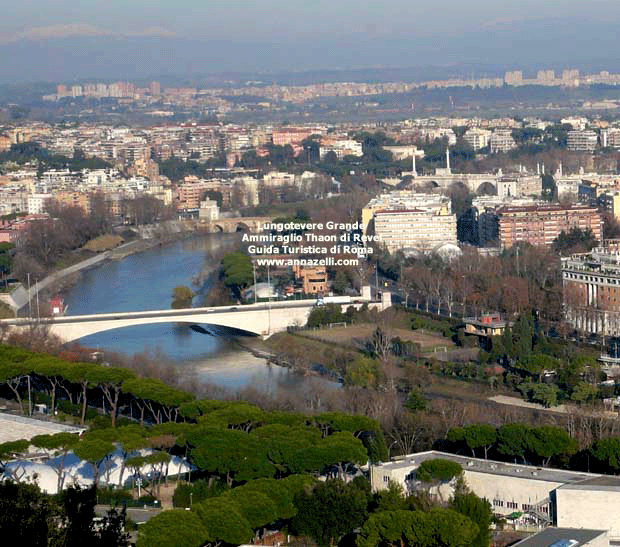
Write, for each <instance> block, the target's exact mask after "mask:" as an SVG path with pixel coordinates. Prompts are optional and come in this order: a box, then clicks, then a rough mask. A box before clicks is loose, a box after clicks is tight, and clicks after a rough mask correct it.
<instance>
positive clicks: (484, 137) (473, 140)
mask: <svg viewBox="0 0 620 547" xmlns="http://www.w3.org/2000/svg"><path fill="white" fill-rule="evenodd" d="M490 138H491V131H489V130H488V129H478V128H477V127H474V128H473V129H468V130H467V132H466V133H465V135H463V139H464V140H465V142H466V143H467V144H469V146H471V147H472V148H473V149H474V150H480V149H481V148H486V147H487V146H488V145H489V139H490Z"/></svg>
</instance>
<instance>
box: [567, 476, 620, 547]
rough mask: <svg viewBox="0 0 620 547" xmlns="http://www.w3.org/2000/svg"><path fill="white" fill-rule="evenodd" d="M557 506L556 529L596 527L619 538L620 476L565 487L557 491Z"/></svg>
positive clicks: (616, 543) (600, 478)
mask: <svg viewBox="0 0 620 547" xmlns="http://www.w3.org/2000/svg"><path fill="white" fill-rule="evenodd" d="M555 505H556V512H557V520H556V524H557V526H567V527H568V526H570V527H571V528H597V529H601V530H607V531H608V533H609V536H610V538H620V477H611V476H602V477H593V478H590V479H587V480H585V481H581V482H579V483H575V484H565V485H563V486H561V487H560V488H558V489H557V490H556V491H555ZM610 543H611V542H610ZM619 544H620V542H617V541H615V542H614V543H613V545H619Z"/></svg>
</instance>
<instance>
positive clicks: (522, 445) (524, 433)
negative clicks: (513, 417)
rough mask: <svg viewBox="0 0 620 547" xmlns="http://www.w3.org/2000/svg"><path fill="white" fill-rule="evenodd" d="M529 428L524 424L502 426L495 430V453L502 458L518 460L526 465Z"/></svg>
mask: <svg viewBox="0 0 620 547" xmlns="http://www.w3.org/2000/svg"><path fill="white" fill-rule="evenodd" d="M529 433H530V427H529V426H527V425H525V424H518V423H513V424H504V425H502V426H501V427H499V428H498V429H497V451H498V452H499V453H500V454H503V455H504V456H509V457H511V458H514V460H515V462H516V460H517V459H518V458H520V459H521V460H522V461H523V462H524V463H526V459H525V454H526V451H527V442H528V436H529Z"/></svg>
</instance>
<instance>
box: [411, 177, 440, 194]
mask: <svg viewBox="0 0 620 547" xmlns="http://www.w3.org/2000/svg"><path fill="white" fill-rule="evenodd" d="M439 187H440V184H439V183H438V182H437V181H436V180H424V181H420V182H415V183H414V188H415V190H416V191H417V192H432V191H433V190H435V188H439Z"/></svg>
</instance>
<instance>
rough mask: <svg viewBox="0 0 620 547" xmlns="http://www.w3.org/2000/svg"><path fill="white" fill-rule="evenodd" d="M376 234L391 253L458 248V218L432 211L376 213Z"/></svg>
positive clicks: (406, 210) (427, 251)
mask: <svg viewBox="0 0 620 547" xmlns="http://www.w3.org/2000/svg"><path fill="white" fill-rule="evenodd" d="M374 218H375V235H377V236H379V238H380V242H381V244H383V245H385V246H386V248H387V249H388V251H390V252H394V251H398V250H405V249H410V250H414V251H417V252H421V253H429V252H431V251H433V250H434V249H435V248H437V247H439V246H441V245H443V244H445V243H452V244H454V245H456V243H457V239H456V215H453V214H441V213H440V212H437V211H434V210H432V209H403V210H400V209H397V210H388V211H377V212H376V213H375V217H374Z"/></svg>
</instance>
